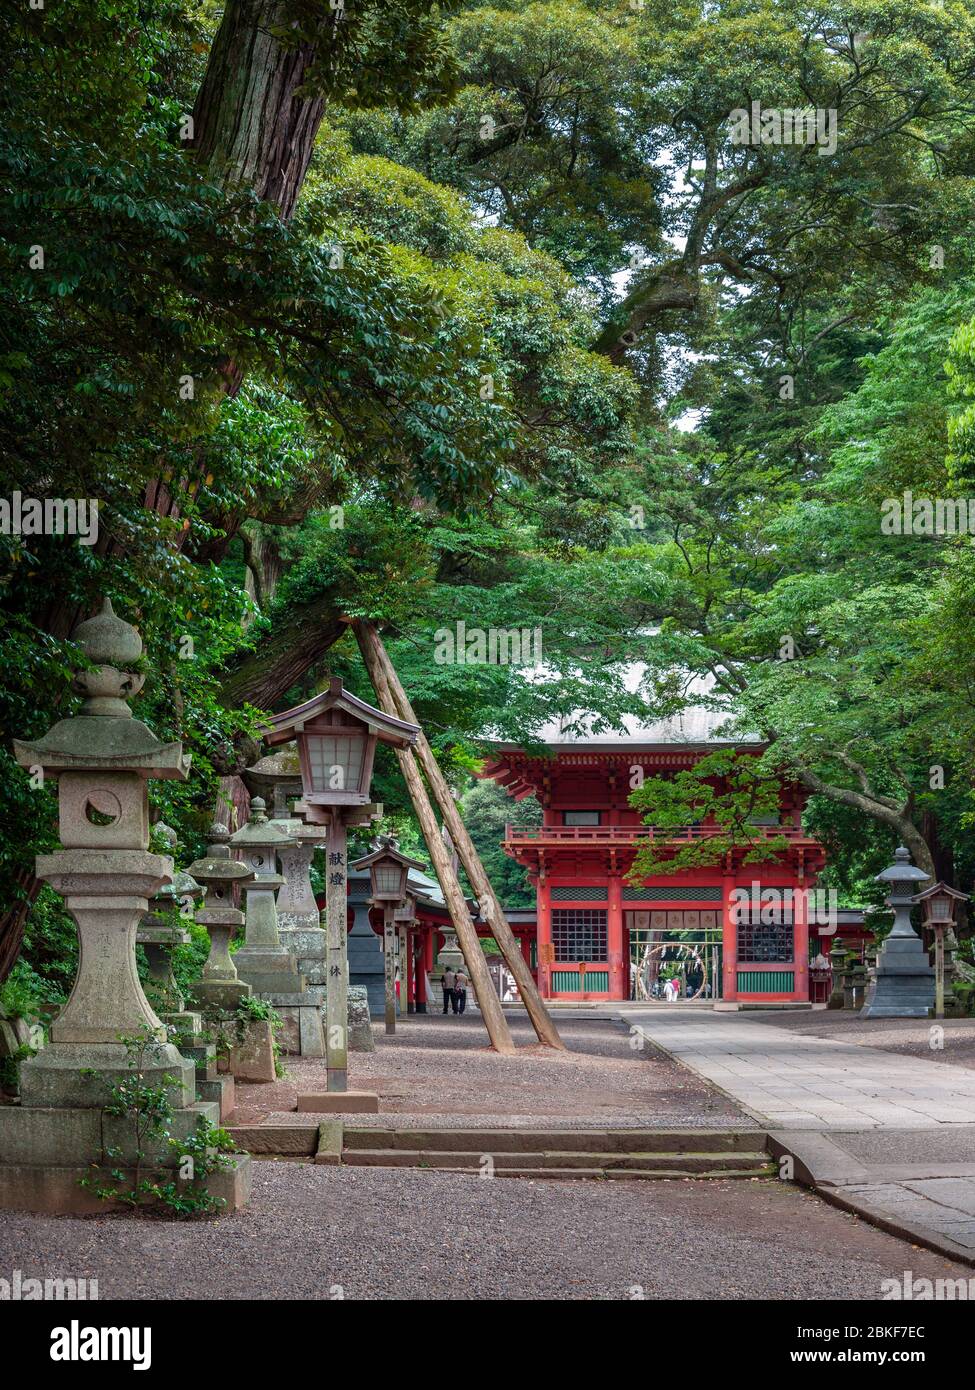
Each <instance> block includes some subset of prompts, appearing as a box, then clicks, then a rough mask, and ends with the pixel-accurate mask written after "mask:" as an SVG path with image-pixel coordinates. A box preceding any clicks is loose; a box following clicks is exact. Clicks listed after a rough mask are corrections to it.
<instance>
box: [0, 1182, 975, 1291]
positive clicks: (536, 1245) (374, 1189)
mask: <svg viewBox="0 0 975 1390" xmlns="http://www.w3.org/2000/svg"><path fill="white" fill-rule="evenodd" d="M13 1269H20V1270H22V1272H23V1275H24V1277H25V1278H26V1277H40V1278H44V1277H47V1278H52V1277H65V1276H67V1275H72V1276H75V1277H86V1278H97V1280H98V1285H99V1295H100V1297H101V1298H103V1299H106V1298H126V1299H128V1298H135V1299H186V1298H194V1299H238V1298H268V1299H326V1298H329V1297H336V1296H339V1295H338V1290H339V1289H340V1290H341V1293H342V1295H343V1296H344V1297H345V1298H348V1299H411V1300H412V1299H421V1300H435V1299H499V1298H503V1299H554V1300H588V1299H626V1298H632V1297H634V1293H633V1292H632V1291H633V1290H634V1289H636V1290H638V1291H642V1293H643V1296H645V1297H647V1298H651V1299H653V1298H679V1299H693V1298H703V1299H725V1300H727V1299H743V1298H747V1299H776V1300H790V1299H799V1298H808V1297H811V1298H817V1299H818V1298H823V1299H876V1298H878V1297H879V1296H880V1293H881V1281H882V1280H883V1279H886V1278H897V1279H900V1278H901V1277H902V1275H903V1271H904V1270H905V1269H910V1270H912V1271H913V1273H914V1275H915V1277H926V1278H932V1279H934V1278H950V1277H954V1278H957V1277H965V1278H967V1277H968V1276H969V1275H970V1274H971V1271H970V1270H966V1269H962V1268H961V1267H959V1266H955V1265H953V1264H952V1263H951V1262H950V1261H948V1260H944V1259H941V1258H939V1257H938V1256H935V1255H931V1254H928V1253H927V1252H925V1251H923V1250H918V1249H912V1248H911V1247H910V1246H908V1245H906V1244H904V1243H902V1242H900V1241H898V1240H895V1239H894V1238H893V1237H891V1236H887V1235H884V1234H883V1233H882V1232H881V1231H878V1230H875V1229H874V1228H873V1227H871V1226H869V1225H866V1224H864V1223H863V1222H861V1221H859V1220H858V1219H857V1218H855V1217H852V1216H848V1215H846V1214H845V1213H843V1212H840V1211H838V1210H836V1209H835V1208H833V1207H829V1206H827V1205H825V1204H824V1203H822V1202H820V1200H819V1199H818V1198H817V1197H814V1196H812V1195H810V1194H809V1193H806V1192H803V1191H801V1190H799V1189H797V1188H794V1187H791V1186H788V1185H786V1184H782V1183H777V1182H769V1181H751V1182H738V1183H733V1182H707V1183H703V1182H699V1183H694V1182H687V1181H685V1182H648V1183H645V1184H644V1183H640V1184H637V1183H629V1182H627V1183H623V1182H618V1183H617V1182H599V1183H589V1182H564V1183H559V1182H550V1181H543V1182H531V1181H522V1180H512V1179H496V1180H494V1181H485V1180H483V1179H480V1178H477V1177H472V1176H467V1175H463V1174H453V1173H437V1172H425V1173H420V1172H416V1171H411V1170H404V1169H391V1170H390V1169H387V1170H382V1171H379V1170H369V1169H360V1170H351V1169H346V1170H341V1169H333V1168H316V1167H314V1166H311V1165H306V1164H299V1163H283V1162H278V1163H275V1162H263V1163H258V1164H256V1165H255V1184H254V1195H253V1199H252V1201H251V1204H250V1205H249V1206H248V1207H247V1208H246V1209H245V1210H244V1211H243V1212H241V1213H239V1214H238V1215H236V1216H232V1217H225V1218H223V1219H221V1220H219V1221H215V1222H206V1223H204V1224H196V1223H194V1224H189V1225H188V1224H181V1223H177V1224H172V1223H169V1222H162V1221H147V1220H137V1219H132V1218H130V1217H108V1216H106V1217H89V1218H86V1219H81V1218H76V1217H37V1216H28V1215H23V1214H20V1213H13V1212H3V1213H0V1272H3V1273H4V1274H6V1273H7V1271H8V1270H13ZM637 1296H639V1294H638V1295H637Z"/></svg>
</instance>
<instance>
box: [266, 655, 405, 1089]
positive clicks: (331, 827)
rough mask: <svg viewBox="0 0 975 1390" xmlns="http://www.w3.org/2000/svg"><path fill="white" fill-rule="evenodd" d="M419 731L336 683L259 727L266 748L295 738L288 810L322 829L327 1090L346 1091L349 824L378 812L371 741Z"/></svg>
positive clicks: (398, 740)
mask: <svg viewBox="0 0 975 1390" xmlns="http://www.w3.org/2000/svg"><path fill="white" fill-rule="evenodd" d="M418 733H419V729H418V727H417V726H416V725H415V724H410V723H408V722H407V721H405V720H402V719H393V718H391V717H390V716H389V715H385V714H383V712H382V710H378V709H376V708H375V707H374V706H373V705H369V704H366V702H365V701H364V700H359V699H357V698H356V696H355V695H350V694H349V692H348V691H347V690H345V689H343V686H342V682H341V680H338V679H333V680H332V681H330V682H329V686H328V689H327V690H325V691H322V693H321V694H319V695H316V696H314V697H313V698H312V699H311V700H307V701H306V702H305V703H304V704H303V705H297V706H296V707H295V708H294V709H290V710H286V711H285V712H284V714H278V715H275V717H274V718H273V719H272V720H271V723H270V724H269V725H268V727H267V728H266V729H265V730H263V734H264V737H265V739H266V741H267V742H268V743H269V744H270V745H271V746H272V747H274V746H276V745H278V744H281V743H290V742H291V740H292V739H294V740H295V742H296V743H297V746H298V761H299V764H300V767H301V785H302V792H303V799H302V801H300V802H299V803H298V805H297V806H296V807H295V810H296V811H298V812H299V813H300V814H303V815H304V816H305V819H306V820H307V821H308V823H309V824H312V825H315V824H318V825H327V826H328V843H327V845H326V850H325V852H326V856H327V860H328V864H327V877H326V890H325V930H326V932H327V940H326V971H327V977H326V994H325V1004H326V1014H327V1020H326V1022H327V1027H326V1030H325V1031H326V1036H325V1055H326V1065H327V1072H328V1081H327V1087H328V1090H330V1091H345V1090H348V1067H349V1055H348V1054H349V1042H348V1039H349V953H348V933H347V926H346V917H347V901H346V900H347V877H348V851H347V846H348V827H349V826H350V825H362V824H365V823H366V822H368V821H371V820H375V819H376V818H377V817H378V816H381V815H382V806H379V805H376V804H373V803H371V802H370V801H369V789H370V784H371V782H372V767H373V759H374V758H375V753H376V744H377V743H387V744H389V745H390V746H391V747H393V748H396V749H397V750H402V749H406V748H411V747H412V746H413V744H414V742H415V741H416V736H417V734H418Z"/></svg>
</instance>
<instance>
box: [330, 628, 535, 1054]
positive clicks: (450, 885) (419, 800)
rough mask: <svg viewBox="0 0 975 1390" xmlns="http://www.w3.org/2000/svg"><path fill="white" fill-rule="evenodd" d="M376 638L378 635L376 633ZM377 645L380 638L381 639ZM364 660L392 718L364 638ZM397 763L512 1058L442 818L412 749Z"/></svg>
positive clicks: (465, 949) (499, 1037)
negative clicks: (440, 822) (443, 834)
mask: <svg viewBox="0 0 975 1390" xmlns="http://www.w3.org/2000/svg"><path fill="white" fill-rule="evenodd" d="M359 632H360V629H359V625H358V624H356V634H357V636H358V635H359ZM373 635H375V634H373ZM377 640H378V639H377ZM360 647H361V649H362V656H363V660H364V661H365V663H366V669H367V670H368V671H369V675H370V677H371V679H372V683H373V686H374V687H375V690H376V696H377V698H378V700H379V707H380V709H382V710H383V711H384V713H392V711H393V710H394V709H395V708H396V705H395V702H394V700H393V696H392V691H391V690H390V686H389V681H388V679H387V677H386V674H385V671H384V670H383V667H382V665H381V664H380V663H379V662H378V661H377V660H376V658H375V655H374V652H373V650H372V648H371V647H369V645H368V644H366V643H364V642H363V641H362V640H361V639H360ZM395 752H396V760H397V762H398V763H399V766H400V771H401V772H402V774H403V780H404V781H405V783H406V786H407V789H408V791H409V793H410V799H411V801H412V802H413V809H414V811H415V812H416V818H417V820H418V821H419V822H420V829H421V830H422V831H423V838H424V840H425V841H426V845H427V850H428V851H429V854H430V859H431V862H432V864H433V871H434V873H435V874H436V876H437V881H438V883H439V884H440V887H441V888H442V889H443V895H444V898H445V899H446V902H447V909H448V911H449V912H450V920H451V921H452V922H453V924H454V929H455V931H456V932H457V942H458V945H459V946H460V949H461V953H462V955H463V957H464V964H465V965H466V966H467V973H468V974H469V975H470V978H471V984H472V985H473V986H474V993H475V995H476V997H477V1003H478V1007H479V1008H480V1010H481V1017H482V1018H483V1019H484V1026H485V1027H486V1028H487V1031H488V1037H489V1038H490V1039H491V1045H492V1047H494V1048H495V1050H496V1051H497V1052H500V1053H503V1054H505V1055H507V1056H513V1055H514V1052H515V1045H514V1042H513V1041H512V1037H511V1029H510V1028H509V1027H508V1020H507V1019H506V1018H505V1015H504V1010H503V1009H502V1007H501V1001H500V999H499V998H498V996H497V995H496V994H495V992H494V986H493V984H492V983H491V975H490V972H489V971H488V968H487V961H486V960H485V959H484V953H483V952H482V950H481V943H480V941H478V939H477V930H476V929H475V926H474V923H473V922H472V920H471V915H470V913H469V912H468V910H467V902H466V900H465V898H464V894H463V891H462V889H461V886H460V882H459V881H458V878H457V875H456V874H455V873H454V870H453V866H452V864H451V862H450V855H449V854H448V853H447V846H446V845H445V844H444V842H443V839H442V838H441V835H440V827H439V826H438V825H437V818H436V816H435V815H434V814H433V807H432V806H431V804H430V799H429V797H428V796H427V792H426V787H425V786H424V785H423V778H422V777H421V776H420V769H419V768H418V767H417V763H416V758H415V757H414V756H413V750H412V749H410V748H397V749H396V750H395Z"/></svg>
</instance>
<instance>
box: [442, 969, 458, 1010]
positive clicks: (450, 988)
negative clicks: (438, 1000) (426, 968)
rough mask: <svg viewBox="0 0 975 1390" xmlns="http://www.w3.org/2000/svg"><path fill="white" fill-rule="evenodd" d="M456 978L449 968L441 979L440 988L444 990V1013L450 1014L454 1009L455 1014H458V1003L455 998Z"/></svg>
mask: <svg viewBox="0 0 975 1390" xmlns="http://www.w3.org/2000/svg"><path fill="white" fill-rule="evenodd" d="M456 978H457V976H456V975H455V974H454V972H453V971H452V970H451V969H450V967H449V966H448V967H447V969H446V970H445V971H444V972H443V974H442V975H441V977H440V988H441V989H442V990H443V1011H444V1013H447V1012H449V1010H450V1009H451V1008H453V1011H454V1013H456V1012H457V1002H456V1000H455V998H454V981H455V980H456Z"/></svg>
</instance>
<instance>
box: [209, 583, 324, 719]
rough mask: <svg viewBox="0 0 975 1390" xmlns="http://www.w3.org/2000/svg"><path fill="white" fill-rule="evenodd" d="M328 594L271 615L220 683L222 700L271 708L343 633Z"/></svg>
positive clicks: (227, 704)
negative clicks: (252, 648) (249, 649)
mask: <svg viewBox="0 0 975 1390" xmlns="http://www.w3.org/2000/svg"><path fill="white" fill-rule="evenodd" d="M345 630H346V629H345V624H344V623H342V622H340V621H339V619H338V617H337V616H336V612H335V601H334V599H332V598H330V597H326V598H318V599H315V600H314V601H313V602H312V603H307V604H303V605H301V606H300V607H296V608H293V609H290V610H289V611H287V612H285V613H282V615H281V616H280V617H279V618H276V619H275V622H274V626H273V628H272V630H271V631H270V632H269V633H268V634H267V636H266V637H264V638H263V639H262V640H261V642H260V643H259V645H258V647H257V649H256V651H253V652H249V653H246V654H245V655H244V656H242V657H241V658H240V660H239V662H237V663H236V664H235V666H234V668H233V669H232V670H231V671H230V672H229V673H228V675H227V676H226V678H225V680H224V682H223V684H222V685H221V688H220V701H221V703H222V704H224V705H226V706H228V707H233V706H239V705H242V704H244V703H245V701H246V702H247V703H248V704H251V705H256V706H257V707H258V709H273V708H274V706H275V705H276V704H277V703H278V701H279V700H280V699H281V698H282V697H283V696H284V695H285V694H286V693H287V692H288V691H289V690H290V689H291V687H292V686H293V685H297V684H298V682H299V681H301V680H303V679H304V677H305V676H306V675H307V674H308V672H309V671H311V670H312V669H313V668H314V667H315V665H316V664H317V663H318V662H319V661H321V659H322V657H323V656H324V655H325V653H326V652H327V651H328V649H329V647H331V646H332V645H333V644H334V643H335V642H337V641H338V639H339V638H340V637H341V636H343V634H344V633H345Z"/></svg>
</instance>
